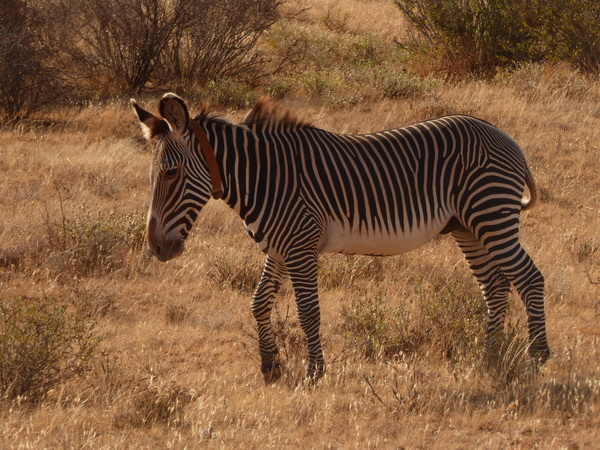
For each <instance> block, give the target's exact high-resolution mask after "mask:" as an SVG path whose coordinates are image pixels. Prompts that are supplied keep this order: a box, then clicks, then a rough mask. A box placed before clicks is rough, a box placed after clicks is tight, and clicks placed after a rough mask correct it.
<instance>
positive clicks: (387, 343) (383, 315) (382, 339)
mask: <svg viewBox="0 0 600 450" xmlns="http://www.w3.org/2000/svg"><path fill="white" fill-rule="evenodd" d="M338 332H339V333H340V334H341V335H342V336H343V337H344V338H345V339H346V342H347V344H348V345H349V347H351V348H354V349H356V350H357V351H358V352H359V354H360V355H361V356H363V357H365V358H367V359H370V360H375V359H378V358H384V359H390V358H393V357H395V356H398V355H402V354H405V353H410V352H413V351H414V350H415V349H416V348H417V346H418V345H419V344H420V340H421V337H420V335H419V333H418V331H417V330H416V329H415V328H414V327H413V324H412V322H411V317H410V314H409V312H408V311H407V310H405V309H402V308H397V309H396V310H393V309H391V308H390V307H387V306H386V305H385V299H384V298H381V297H376V298H366V299H361V300H358V299H355V300H353V301H352V304H351V306H350V307H343V308H342V322H341V325H340V326H339V328H338Z"/></svg>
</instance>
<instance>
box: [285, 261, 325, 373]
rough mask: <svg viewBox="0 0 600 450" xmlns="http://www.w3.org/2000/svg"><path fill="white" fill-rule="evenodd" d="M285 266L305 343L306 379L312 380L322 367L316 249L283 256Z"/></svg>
mask: <svg viewBox="0 0 600 450" xmlns="http://www.w3.org/2000/svg"><path fill="white" fill-rule="evenodd" d="M286 267H287V270H288V274H289V275H290V279H291V281H292V286H293V288H294V294H295V295H296V306H297V308H298V320H299V322H300V327H301V328H302V330H303V331H304V334H305V336H306V343H307V346H308V364H307V368H306V380H307V381H309V382H315V381H317V380H318V379H319V378H321V377H322V376H323V373H324V371H325V362H324V358H323V350H322V348H321V335H320V326H321V312H320V308H319V297H318V289H317V269H318V265H317V253H316V251H307V252H302V253H298V254H296V255H294V256H293V257H290V258H289V259H288V260H286Z"/></svg>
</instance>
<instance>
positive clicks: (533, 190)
mask: <svg viewBox="0 0 600 450" xmlns="http://www.w3.org/2000/svg"><path fill="white" fill-rule="evenodd" d="M525 184H526V185H527V189H528V190H529V198H526V199H523V200H521V210H526V209H529V208H531V207H532V206H534V205H535V204H536V203H537V201H538V190H537V187H536V185H535V181H534V180H533V174H532V173H531V170H530V169H529V166H528V165H527V163H525Z"/></svg>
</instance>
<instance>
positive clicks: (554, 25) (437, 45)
mask: <svg viewBox="0 0 600 450" xmlns="http://www.w3.org/2000/svg"><path fill="white" fill-rule="evenodd" d="M395 3H396V5H397V6H398V8H399V9H400V10H401V11H402V13H403V14H404V16H405V17H406V18H407V19H408V21H409V22H410V23H411V24H412V25H413V26H414V27H415V29H416V30H417V32H418V33H419V34H420V35H421V36H422V37H423V38H424V39H425V41H426V43H427V44H426V48H427V50H428V51H433V52H434V53H435V52H439V56H440V57H441V59H442V65H443V67H444V68H445V69H447V70H450V71H451V72H455V73H456V72H457V73H461V72H475V73H481V74H485V75H492V74H494V72H495V70H496V68H497V67H507V66H508V67H510V66H514V65H516V64H518V63H520V62H536V61H541V60H547V59H560V60H566V61H569V62H570V63H572V64H573V65H575V66H577V67H579V68H580V69H583V70H586V71H597V70H598V67H599V63H600V28H599V27H598V18H599V17H600V4H599V3H598V2H597V1H593V0H585V1H580V0H568V1H567V4H565V2H564V1H559V0H525V1H522V0H395Z"/></svg>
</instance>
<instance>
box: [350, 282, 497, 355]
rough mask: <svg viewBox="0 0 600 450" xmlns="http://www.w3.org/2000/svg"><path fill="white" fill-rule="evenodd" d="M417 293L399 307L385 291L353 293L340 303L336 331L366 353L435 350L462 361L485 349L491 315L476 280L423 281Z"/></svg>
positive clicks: (408, 352)
mask: <svg viewBox="0 0 600 450" xmlns="http://www.w3.org/2000/svg"><path fill="white" fill-rule="evenodd" d="M434 281H435V280H434ZM415 294H416V298H413V299H411V300H410V301H409V302H408V303H406V304H403V305H400V306H397V307H395V308H392V307H390V306H387V305H386V303H385V301H384V300H385V299H384V298H381V297H376V298H368V297H367V298H363V299H355V300H353V301H352V303H351V305H350V307H347V306H345V307H343V308H342V313H341V322H340V325H339V327H338V331H339V333H340V334H341V335H342V336H343V337H344V339H345V340H346V343H347V344H348V346H349V347H351V348H354V349H356V350H357V351H358V352H359V354H360V355H361V356H363V357H365V358H367V359H378V358H383V359H390V358H394V357H398V356H404V355H410V354H414V353H420V352H423V353H424V352H429V351H431V350H433V351H434V353H438V352H439V353H440V354H441V355H442V356H443V357H445V358H446V359H448V360H449V361H451V362H458V361H462V360H465V359H467V360H472V359H475V358H477V356H478V355H480V354H481V352H482V351H483V342H484V339H483V337H484V330H485V323H486V317H487V315H486V307H485V302H484V301H483V299H482V297H481V293H480V291H479V289H478V288H477V287H476V286H475V285H474V283H473V282H470V281H469V280H466V279H463V278H450V279H449V280H447V281H445V282H439V281H435V282H434V283H424V282H421V283H420V284H419V286H418V287H417V288H416V289H415Z"/></svg>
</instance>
